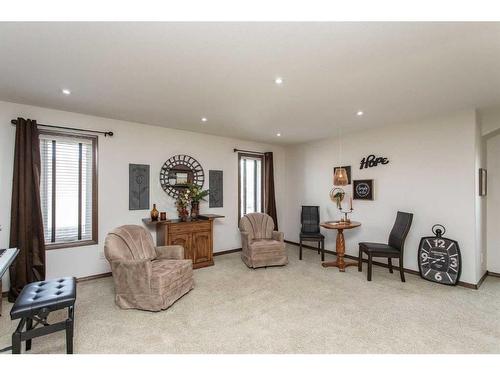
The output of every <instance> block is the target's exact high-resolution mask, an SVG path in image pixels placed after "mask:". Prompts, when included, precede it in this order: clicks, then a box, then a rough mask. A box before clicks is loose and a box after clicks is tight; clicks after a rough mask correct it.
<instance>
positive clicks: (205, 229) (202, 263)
mask: <svg viewBox="0 0 500 375" xmlns="http://www.w3.org/2000/svg"><path fill="white" fill-rule="evenodd" d="M221 217H224V216H220V215H199V219H196V220H190V221H180V220H166V221H156V222H152V221H151V219H143V220H142V221H143V222H144V223H145V224H146V225H153V224H156V244H157V245H158V246H164V245H181V246H182V247H184V258H185V259H191V260H192V261H193V268H195V269H196V268H201V267H208V266H213V264H214V260H213V252H214V246H213V243H214V235H213V225H214V219H217V218H221Z"/></svg>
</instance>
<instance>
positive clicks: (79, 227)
mask: <svg viewBox="0 0 500 375" xmlns="http://www.w3.org/2000/svg"><path fill="white" fill-rule="evenodd" d="M40 155H41V164H42V165H41V178H40V194H41V206H42V218H43V227H44V234H45V243H47V244H51V243H62V242H72V241H80V240H91V239H92V176H93V173H92V165H93V160H92V158H93V152H92V140H91V139H87V138H78V137H74V136H67V137H65V136H59V135H49V134H40Z"/></svg>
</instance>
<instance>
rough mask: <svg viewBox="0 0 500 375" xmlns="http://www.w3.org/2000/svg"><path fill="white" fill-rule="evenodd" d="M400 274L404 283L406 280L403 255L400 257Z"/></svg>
mask: <svg viewBox="0 0 500 375" xmlns="http://www.w3.org/2000/svg"><path fill="white" fill-rule="evenodd" d="M399 274H400V275H401V281H402V282H403V283H404V282H405V281H406V280H405V271H404V267H403V257H399Z"/></svg>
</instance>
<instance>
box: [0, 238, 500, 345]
mask: <svg viewBox="0 0 500 375" xmlns="http://www.w3.org/2000/svg"><path fill="white" fill-rule="evenodd" d="M288 251H289V258H290V264H289V265H288V266H285V267H281V268H268V269H258V270H250V269H248V268H246V266H245V265H244V264H243V263H242V262H241V260H240V255H239V254H238V253H235V254H229V255H223V256H218V257H216V258H215V266H214V267H209V268H204V269H200V270H196V271H195V281H196V285H195V289H194V290H192V291H191V292H190V293H189V294H187V295H186V296H184V297H183V298H182V299H180V300H179V301H178V302H177V303H175V304H174V305H173V306H172V307H171V308H170V309H168V310H166V311H163V312H159V313H150V312H144V311H136V310H120V309H119V308H118V307H116V306H115V305H114V302H113V283H112V279H111V278H105V279H100V280H94V281H88V282H83V283H80V284H78V300H77V306H76V333H75V352H77V353H500V319H499V318H500V279H498V278H494V277H488V278H487V279H486V281H485V282H484V284H483V285H482V287H481V289H480V290H470V289H465V288H462V287H446V286H441V285H438V284H434V283H430V282H426V281H424V280H422V279H420V278H419V277H418V276H413V275H407V282H406V283H401V282H400V281H399V275H398V274H397V273H394V274H389V272H388V270H387V269H385V268H381V267H374V275H373V281H372V282H367V281H366V273H365V272H363V273H358V271H357V269H356V268H349V269H348V270H347V272H346V273H339V272H338V271H337V270H336V269H333V268H328V269H325V268H323V267H321V262H320V258H319V256H318V254H316V252H314V251H312V250H306V251H305V254H304V260H303V261H299V260H298V249H297V247H295V246H291V245H288ZM327 259H333V256H331V255H327ZM365 268H366V267H365ZM10 307H11V306H10V304H8V303H5V304H4V309H3V311H4V315H3V316H2V317H0V347H4V346H7V345H9V344H10V335H11V334H12V332H13V331H14V329H15V326H16V323H15V322H11V321H10V318H9V315H8V312H9V311H10ZM54 315H55V314H54ZM59 316H62V315H59ZM64 337H65V336H64V333H63V332H58V333H55V334H52V335H51V336H46V337H42V338H38V339H35V340H33V350H32V351H33V353H64V352H65V341H64Z"/></svg>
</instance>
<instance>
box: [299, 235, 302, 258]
mask: <svg viewBox="0 0 500 375" xmlns="http://www.w3.org/2000/svg"><path fill="white" fill-rule="evenodd" d="M299 248H300V250H299V260H302V239H300V246H299Z"/></svg>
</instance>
